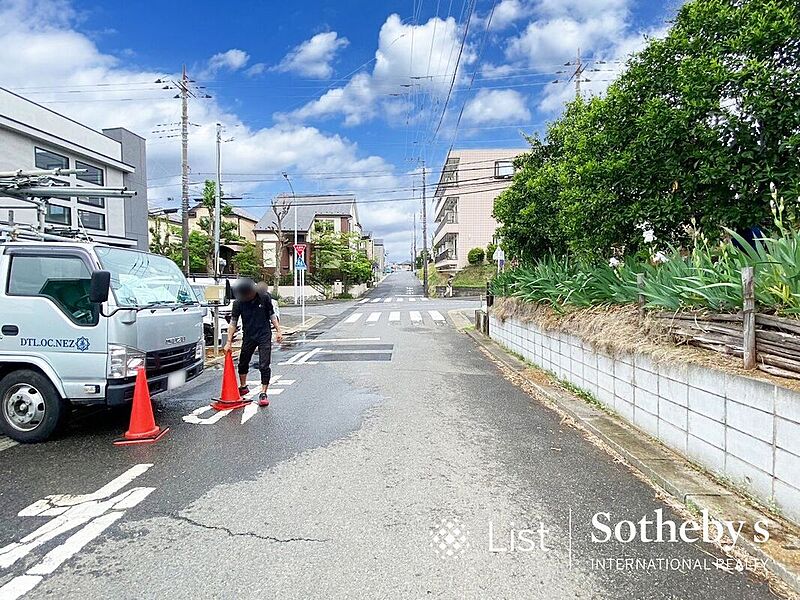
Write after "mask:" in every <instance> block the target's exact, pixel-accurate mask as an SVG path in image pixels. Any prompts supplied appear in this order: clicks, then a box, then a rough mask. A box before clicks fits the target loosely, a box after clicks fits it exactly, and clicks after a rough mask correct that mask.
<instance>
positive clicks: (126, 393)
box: [106, 359, 203, 406]
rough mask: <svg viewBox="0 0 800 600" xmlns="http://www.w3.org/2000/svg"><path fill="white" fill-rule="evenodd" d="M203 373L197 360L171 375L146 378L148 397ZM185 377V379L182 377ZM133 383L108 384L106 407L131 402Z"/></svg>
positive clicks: (201, 366) (173, 387) (201, 362)
mask: <svg viewBox="0 0 800 600" xmlns="http://www.w3.org/2000/svg"><path fill="white" fill-rule="evenodd" d="M202 372H203V360H202V359H201V360H198V361H197V362H196V363H194V364H193V365H192V366H190V367H189V368H186V369H178V370H177V371H173V372H172V373H165V374H163V375H155V376H153V377H148V378H147V388H148V389H149V390H150V395H151V396H152V395H153V394H159V393H161V392H166V391H167V390H170V389H176V388H178V387H180V386H181V385H183V384H184V383H186V382H187V381H190V380H192V379H194V378H195V377H197V376H198V375H200V373H202ZM183 375H185V377H184V376H183ZM135 385H136V382H135V381H128V380H126V381H121V382H113V383H109V384H108V385H107V386H106V404H107V405H108V406H118V405H120V404H126V403H128V402H131V401H132V400H133V388H134V387H135Z"/></svg>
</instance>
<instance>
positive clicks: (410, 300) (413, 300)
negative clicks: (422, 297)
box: [408, 298, 417, 302]
mask: <svg viewBox="0 0 800 600" xmlns="http://www.w3.org/2000/svg"><path fill="white" fill-rule="evenodd" d="M408 301H409V302H416V301H417V299H416V298H409V299H408Z"/></svg>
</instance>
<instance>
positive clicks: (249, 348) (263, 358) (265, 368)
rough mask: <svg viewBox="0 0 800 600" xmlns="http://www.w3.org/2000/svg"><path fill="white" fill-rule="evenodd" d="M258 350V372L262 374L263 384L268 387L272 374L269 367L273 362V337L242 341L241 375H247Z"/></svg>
mask: <svg viewBox="0 0 800 600" xmlns="http://www.w3.org/2000/svg"><path fill="white" fill-rule="evenodd" d="M256 348H258V370H259V371H260V372H261V384H262V385H267V384H268V383H269V378H270V374H271V373H270V367H269V365H270V361H271V360H272V336H269V337H266V336H264V337H262V338H259V339H256V340H250V339H244V340H242V350H241V352H240V353H239V375H247V372H248V371H249V370H250V361H251V360H252V359H253V354H254V353H255V351H256Z"/></svg>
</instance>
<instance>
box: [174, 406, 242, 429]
mask: <svg viewBox="0 0 800 600" xmlns="http://www.w3.org/2000/svg"><path fill="white" fill-rule="evenodd" d="M209 410H211V407H210V406H201V407H200V408H198V409H197V410H194V411H192V414H190V415H186V416H185V417H183V420H184V422H186V423H191V424H192V425H213V424H214V423H216V422H217V421H219V420H220V419H221V418H223V417H224V416H225V415H227V414H228V413H229V412H231V411H230V410H220V411H217V412H216V413H215V414H214V415H212V416H210V417H206V418H204V419H201V418H200V417H199V416H198V415H201V414H203V413H204V412H206V411H209Z"/></svg>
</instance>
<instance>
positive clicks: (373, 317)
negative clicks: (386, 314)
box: [367, 312, 381, 323]
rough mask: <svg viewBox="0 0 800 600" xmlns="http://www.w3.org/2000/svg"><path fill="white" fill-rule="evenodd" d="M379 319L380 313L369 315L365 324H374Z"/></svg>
mask: <svg viewBox="0 0 800 600" xmlns="http://www.w3.org/2000/svg"><path fill="white" fill-rule="evenodd" d="M380 318H381V313H379V312H374V313H370V315H369V317H368V318H367V323H376V322H377V321H378V319H380Z"/></svg>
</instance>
